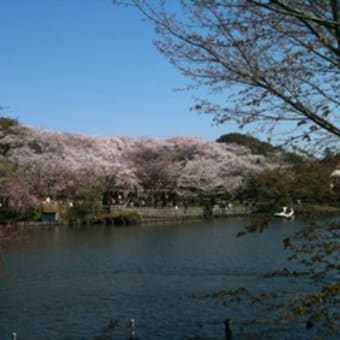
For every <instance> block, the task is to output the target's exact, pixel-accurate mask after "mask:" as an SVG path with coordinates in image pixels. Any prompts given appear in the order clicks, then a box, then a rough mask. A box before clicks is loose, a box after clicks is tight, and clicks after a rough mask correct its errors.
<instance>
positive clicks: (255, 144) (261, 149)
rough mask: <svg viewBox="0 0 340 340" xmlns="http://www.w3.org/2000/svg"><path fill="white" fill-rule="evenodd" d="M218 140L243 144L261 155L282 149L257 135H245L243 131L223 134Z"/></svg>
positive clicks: (219, 141) (218, 141)
mask: <svg viewBox="0 0 340 340" xmlns="http://www.w3.org/2000/svg"><path fill="white" fill-rule="evenodd" d="M216 142H217V143H229V144H230V143H235V144H238V145H242V146H245V147H247V148H249V149H250V150H251V151H252V152H253V153H255V154H260V155H268V154H269V153H273V152H275V151H279V150H280V148H278V147H274V146H273V145H271V144H270V143H267V142H262V141H260V140H259V139H257V138H255V137H252V136H249V135H244V134H241V133H229V134H225V135H222V136H220V137H219V138H218V139H217V140H216Z"/></svg>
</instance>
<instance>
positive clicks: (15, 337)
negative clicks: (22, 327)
mask: <svg viewBox="0 0 340 340" xmlns="http://www.w3.org/2000/svg"><path fill="white" fill-rule="evenodd" d="M12 340H17V333H15V332H13V333H12Z"/></svg>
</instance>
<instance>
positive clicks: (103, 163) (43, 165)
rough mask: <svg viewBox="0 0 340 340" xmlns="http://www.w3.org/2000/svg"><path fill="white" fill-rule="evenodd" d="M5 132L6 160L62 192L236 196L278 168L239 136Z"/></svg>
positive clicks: (1, 143)
mask: <svg viewBox="0 0 340 340" xmlns="http://www.w3.org/2000/svg"><path fill="white" fill-rule="evenodd" d="M1 133H2V134H1V138H0V152H1V153H2V157H3V158H6V159H8V160H9V161H11V162H14V163H16V164H18V165H20V166H25V167H27V169H28V171H30V173H31V174H32V175H35V176H36V177H37V178H42V177H43V178H47V179H48V181H49V182H51V181H52V179H53V180H54V181H55V182H58V181H59V183H58V184H59V186H60V187H62V185H63V184H64V185H65V183H62V182H63V181H64V182H66V181H68V182H74V181H75V178H76V180H77V181H78V182H79V183H80V182H91V181H95V180H98V181H99V180H101V181H104V180H107V179H108V178H110V180H111V182H110V183H113V184H114V185H116V186H122V187H129V188H135V189H136V188H138V189H140V190H152V189H159V190H161V189H168V188H171V189H176V190H177V191H179V192H184V193H186V192H193V191H197V190H199V191H211V190H216V189H219V190H225V191H228V192H233V191H234V190H235V189H237V188H238V187H239V185H240V184H241V183H242V179H243V178H244V177H245V176H246V175H247V174H249V173H254V172H258V171H260V170H262V169H264V168H266V167H270V166H272V165H273V164H272V161H271V160H270V159H269V158H267V157H266V155H265V152H256V154H254V152H255V151H258V150H260V149H261V150H264V149H265V150H267V149H268V150H269V146H267V145H266V144H263V145H262V144H257V145H256V146H255V144H254V143H250V141H251V139H249V138H248V139H245V138H243V139H242V140H243V142H242V143H235V136H237V135H234V138H233V139H231V141H230V136H229V137H228V138H226V139H225V140H224V143H216V142H210V141H205V140H202V139H200V138H195V137H175V138H170V139H133V138H129V137H111V138H94V137H88V136H84V135H79V134H70V133H60V132H49V131H41V130H38V129H33V128H31V127H28V126H23V125H14V126H11V127H10V129H7V130H6V131H4V130H1ZM236 139H237V138H236ZM228 140H229V141H230V142H228ZM254 150H255V151H254ZM113 184H112V185H113ZM55 185H56V186H57V184H55ZM60 190H61V189H60Z"/></svg>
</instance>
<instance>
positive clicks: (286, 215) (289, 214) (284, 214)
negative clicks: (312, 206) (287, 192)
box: [274, 207, 295, 218]
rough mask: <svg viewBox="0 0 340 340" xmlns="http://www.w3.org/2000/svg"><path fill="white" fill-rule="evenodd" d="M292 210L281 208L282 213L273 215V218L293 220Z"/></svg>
mask: <svg viewBox="0 0 340 340" xmlns="http://www.w3.org/2000/svg"><path fill="white" fill-rule="evenodd" d="M294 215H295V213H294V209H293V208H288V207H282V211H280V212H277V213H275V214H274V216H275V217H282V218H294Z"/></svg>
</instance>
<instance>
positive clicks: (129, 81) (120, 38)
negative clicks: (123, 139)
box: [0, 0, 229, 140]
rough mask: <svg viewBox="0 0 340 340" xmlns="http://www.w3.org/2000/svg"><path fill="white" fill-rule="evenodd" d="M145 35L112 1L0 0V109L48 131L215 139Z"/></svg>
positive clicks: (147, 30)
mask: <svg viewBox="0 0 340 340" xmlns="http://www.w3.org/2000/svg"><path fill="white" fill-rule="evenodd" d="M153 38H154V34H153V30H152V27H151V25H150V24H148V23H145V22H143V21H142V20H141V17H140V15H139V14H138V13H137V12H136V11H134V10H133V9H126V8H119V7H115V6H113V5H112V4H111V0H30V1H27V0H1V1H0V42H1V55H0V75H1V80H0V105H1V106H4V105H7V106H9V109H7V110H6V111H5V113H4V115H7V116H11V117H14V118H18V119H19V121H20V122H21V123H23V124H28V125H31V126H33V127H36V128H41V129H47V130H59V131H66V132H77V133H83V134H89V135H93V136H132V137H160V138H163V137H171V136H176V135H194V136H200V137H203V138H206V139H211V140H214V139H216V138H217V137H218V136H220V135H221V134H223V133H226V132H228V131H229V130H228V128H227V126H219V127H214V126H211V117H210V116H206V115H198V114H197V113H195V112H191V111H190V110H189V108H190V105H191V104H192V102H193V101H192V94H191V93H190V92H187V91H184V92H178V91H174V89H175V88H178V87H184V86H185V84H187V83H188V80H187V79H184V78H183V77H182V76H181V75H180V74H179V73H178V71H177V70H176V69H175V68H174V67H173V66H171V65H170V64H168V62H167V60H166V59H165V58H164V57H163V56H162V55H160V54H159V53H158V52H157V51H156V50H155V49H154V47H153V45H152V40H153Z"/></svg>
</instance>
